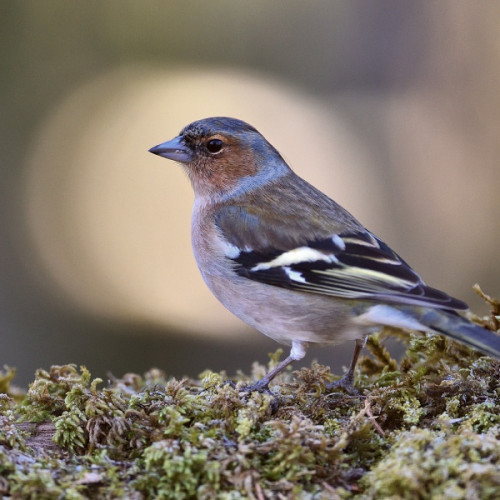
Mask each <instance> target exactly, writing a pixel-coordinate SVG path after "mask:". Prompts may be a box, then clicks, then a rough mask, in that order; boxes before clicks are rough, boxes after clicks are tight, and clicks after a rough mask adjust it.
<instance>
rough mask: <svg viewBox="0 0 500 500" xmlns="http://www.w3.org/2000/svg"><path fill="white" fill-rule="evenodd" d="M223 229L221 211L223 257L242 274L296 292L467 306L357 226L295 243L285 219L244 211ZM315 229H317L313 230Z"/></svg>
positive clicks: (296, 239)
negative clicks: (225, 252) (225, 247)
mask: <svg viewBox="0 0 500 500" xmlns="http://www.w3.org/2000/svg"><path fill="white" fill-rule="evenodd" d="M239 215H240V217H239V219H240V221H242V223H241V224H239V225H237V226H233V229H232V231H229V230H228V227H227V225H226V224H225V222H226V221H225V220H224V214H223V213H222V214H219V217H218V220H217V224H218V226H219V229H221V230H222V232H223V235H224V237H225V238H226V240H227V241H228V242H229V243H230V245H231V249H232V250H231V252H230V254H229V255H228V258H230V259H231V260H233V261H234V268H235V272H236V273H237V274H238V275H240V276H243V277H245V278H248V279H251V280H254V281H260V282H262V283H267V284H269V285H274V286H278V287H282V288H288V289H291V290H298V291H302V292H311V293H318V294H322V295H330V296H333V297H340V298H344V299H365V300H377V301H382V302H390V303H398V304H414V305H420V306H427V307H434V308H442V309H447V310H466V309H467V308H468V307H467V305H466V304H465V303H464V302H462V301H460V300H458V299H455V298H453V297H450V296H449V295H447V294H445V293H444V292H441V291H439V290H436V289H434V288H431V287H429V286H427V285H426V284H425V283H424V282H423V280H422V279H421V278H420V276H419V275H418V274H417V273H416V272H415V271H413V269H412V268H411V267H410V266H409V265H408V264H407V263H406V262H405V261H404V260H403V259H402V258H401V257H399V255H397V254H396V253H395V252H394V251H392V250H391V249H390V248H389V247H388V246H387V245H386V244H385V243H384V242H383V241H381V240H380V239H378V238H377V237H376V236H374V235H373V234H371V233H370V232H369V231H366V230H363V229H361V228H360V229H355V230H349V231H345V232H339V233H334V234H331V233H330V234H329V235H328V237H324V236H320V237H316V238H314V239H312V240H306V239H305V238H303V240H302V241H300V237H299V236H298V231H297V230H296V228H294V227H290V226H289V225H288V223H287V221H281V223H279V222H278V221H276V220H275V221H273V224H272V225H271V226H269V225H267V224H266V223H265V221H263V220H262V218H259V219H257V218H255V219H253V218H252V217H251V215H249V214H245V217H243V218H242V217H241V214H239ZM317 232H319V233H321V231H317Z"/></svg>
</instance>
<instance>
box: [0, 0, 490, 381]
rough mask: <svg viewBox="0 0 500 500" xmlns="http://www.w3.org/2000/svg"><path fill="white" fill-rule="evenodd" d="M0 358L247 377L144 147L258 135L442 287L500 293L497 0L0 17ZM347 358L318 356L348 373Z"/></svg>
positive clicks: (156, 163) (186, 188) (180, 204)
mask: <svg viewBox="0 0 500 500" xmlns="http://www.w3.org/2000/svg"><path fill="white" fill-rule="evenodd" d="M0 37H1V42H2V43H1V44H0V70H1V71H0V105H1V108H0V110H1V111H0V151H1V168H2V173H1V181H0V203H1V210H0V227H1V231H0V335H1V337H0V342H1V344H0V345H1V348H0V366H1V365H3V364H8V365H11V366H15V367H17V369H18V377H17V379H16V381H17V383H18V384H21V385H25V384H27V383H28V382H29V381H30V380H31V379H32V377H33V374H34V371H35V369H37V368H48V367H49V366H50V365H51V364H62V363H69V362H72V363H77V364H85V365H87V367H88V368H89V369H90V370H91V371H92V373H93V375H99V376H103V377H106V376H107V374H108V373H113V374H114V375H117V376H120V375H122V374H123V373H125V372H130V371H135V372H142V371H144V370H147V369H148V368H150V367H152V366H156V367H159V368H161V369H163V370H165V371H166V372H167V373H168V374H170V375H176V376H182V375H196V374H198V373H199V372H201V371H202V370H203V369H205V368H211V369H214V370H220V369H226V370H227V372H228V374H229V375H231V374H234V372H235V371H236V370H237V369H242V370H244V371H246V372H249V371H250V367H251V363H252V361H254V360H259V361H261V362H265V361H267V353H268V352H270V351H273V350H274V349H275V348H276V347H277V344H275V343H274V342H272V341H270V340H268V339H266V338H265V337H264V336H262V335H261V334H259V333H257V332H255V331H253V330H251V329H249V328H247V327H245V326H244V325H242V324H241V323H240V322H239V321H238V320H237V319H235V318H233V317H232V316H231V315H230V313H228V312H226V311H225V310H224V309H223V307H222V306H220V305H219V304H218V303H217V302H216V301H215V299H212V297H211V296H210V294H209V292H208V291H207V290H206V289H205V287H204V284H203V282H202V280H201V278H200V276H199V275H198V271H197V269H196V265H195V263H194V259H193V257H192V254H191V247H190V239H189V238H190V236H189V219H190V210H191V204H192V200H193V195H192V192H191V187H190V185H189V182H188V180H187V178H185V176H184V174H183V172H182V171H181V168H179V167H178V166H177V165H175V164H174V163H172V162H168V161H166V160H164V159H161V158H158V157H155V156H153V155H151V154H149V153H148V152H147V150H148V148H150V147H151V146H153V145H155V144H158V143H159V142H163V141H165V140H167V139H170V138H172V137H173V136H174V135H176V134H177V133H178V132H179V131H180V129H181V128H182V127H184V125H186V124H187V123H189V122H191V121H193V120H196V119H199V118H204V117H207V116H213V115H227V116H233V117H238V118H241V119H243V120H245V121H248V122H249V123H251V124H252V125H254V126H255V127H256V128H257V129H259V130H260V131H261V132H262V133H263V134H264V135H265V136H266V137H267V138H268V139H269V140H270V142H271V143H272V144H273V145H275V146H276V147H277V148H278V150H280V151H281V152H282V154H283V155H284V157H285V158H286V159H287V160H288V162H289V163H290V164H291V166H292V167H293V168H294V169H295V170H296V171H297V172H298V173H299V174H300V175H302V176H303V177H305V178H306V179H308V180H309V181H311V182H312V183H313V184H315V185H316V186H318V187H319V188H321V189H322V190H323V191H325V192H326V193H328V194H329V195H330V196H331V197H333V198H334V199H336V200H337V201H339V202H340V203H341V204H343V205H344V206H345V207H346V208H348V209H349V210H350V211H351V212H352V213H354V214H355V215H356V217H357V218H358V219H360V220H361V221H362V222H363V223H364V224H365V225H366V226H367V227H369V228H370V229H371V230H372V231H373V232H375V233H376V234H378V235H379V236H380V237H382V238H383V239H384V240H385V241H387V243H389V244H390V245H391V246H392V247H393V248H394V249H395V250H396V251H398V252H399V253H400V254H401V255H402V256H404V258H405V259H406V260H407V261H408V262H410V263H411V264H412V265H413V266H414V267H415V268H416V269H417V270H418V272H419V273H420V274H421V275H422V276H423V278H424V279H425V280H426V281H427V282H428V283H429V284H431V285H433V286H435V287H438V288H441V289H444V290H446V291H448V292H449V293H451V294H453V295H456V296H458V297H460V298H462V299H465V300H466V301H468V302H469V303H470V304H471V307H472V309H473V310H474V311H475V312H478V313H480V314H484V313H485V312H486V307H485V306H484V305H483V304H482V303H481V301H480V300H479V299H478V298H477V297H475V295H474V294H473V292H472V289H471V287H472V285H473V284H474V283H476V282H478V283H480V284H481V286H482V287H483V289H484V290H485V291H486V292H487V293H490V294H492V295H496V296H500V266H499V250H500V231H499V229H500V222H499V221H500V200H499V195H500V190H499V187H500V167H499V158H500V139H499V131H500V2H490V1H487V0H479V1H476V2H467V1H456V0H442V1H440V2H433V1H430V0H422V1H420V2H412V1H400V0H393V1H392V0H383V1H380V0H377V1H375V0H373V1H370V0H368V1H367V0H339V1H336V2H330V1H327V0H317V1H315V2H303V1H299V0H288V1H286V2H285V1H273V2H269V1H267V0H254V1H252V2H234V1H231V0H214V1H212V2H203V1H200V0H198V1H197V0H195V1H190V2H185V1H184V0H171V1H169V2H163V1H159V0H158V1H151V0H144V1H142V2H137V1H133V0H120V1H108V2H101V1H92V0H86V1H74V2H65V1H62V0H60V1H57V0H51V1H45V2H39V1H37V0H25V1H23V2H17V1H10V0H3V1H2V2H1V3H0ZM352 348H353V346H352V345H347V346H341V347H338V348H333V347H329V348H316V349H312V350H311V351H310V354H309V356H308V357H307V358H306V360H305V363H306V364H309V363H310V362H311V359H313V358H318V359H320V360H321V361H322V362H325V363H327V364H330V366H331V367H332V370H333V371H334V372H337V373H340V372H341V367H342V365H343V364H346V363H347V362H348V361H349V359H350V355H351V351H352Z"/></svg>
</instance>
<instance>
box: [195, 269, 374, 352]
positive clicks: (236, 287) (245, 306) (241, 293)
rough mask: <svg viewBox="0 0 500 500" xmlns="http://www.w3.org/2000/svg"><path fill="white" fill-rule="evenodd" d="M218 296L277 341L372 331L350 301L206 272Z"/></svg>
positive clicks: (338, 338)
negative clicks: (358, 318)
mask: <svg viewBox="0 0 500 500" xmlns="http://www.w3.org/2000/svg"><path fill="white" fill-rule="evenodd" d="M202 274H203V278H204V280H205V282H206V284H207V285H208V287H209V288H210V290H211V291H212V293H213V294H214V295H215V297H217V299H218V300H219V301H220V302H221V303H222V304H223V305H224V306H225V307H226V308H227V309H229V311H231V312H232V313H233V314H234V315H236V316H237V317H238V318H240V319H241V320H242V321H244V322H245V323H247V324H248V325H250V326H252V327H254V328H256V329H257V330H259V331H260V332H261V333H263V334H264V335H267V336H268V337H271V338H272V339H274V340H276V341H277V342H280V343H283V344H290V343H291V342H292V341H294V340H300V341H303V342H310V343H319V344H339V343H342V342H344V341H347V340H354V339H358V338H363V336H364V335H365V334H367V333H369V332H368V331H367V330H366V329H365V328H363V327H362V326H360V325H358V324H356V323H355V322H354V321H353V319H354V316H353V314H352V312H351V311H352V306H351V305H350V303H349V302H348V301H343V300H342V299H332V298H331V297H327V296H320V295H316V294H310V293H302V292H296V291H291V290H287V289H284V288H279V287H275V286H273V285H267V284H263V283H259V282H255V281H250V280H248V279H247V278H241V277H239V276H237V277H236V279H234V277H233V278H232V279H231V280H228V279H226V278H224V277H220V276H213V275H210V274H207V273H202Z"/></svg>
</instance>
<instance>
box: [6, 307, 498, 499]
mask: <svg viewBox="0 0 500 500" xmlns="http://www.w3.org/2000/svg"><path fill="white" fill-rule="evenodd" d="M490 305H491V307H492V313H491V316H490V317H488V318H485V319H482V320H480V319H479V318H475V319H476V321H479V322H482V324H484V325H485V326H487V327H489V328H491V329H492V330H497V329H498V327H499V323H498V320H499V319H500V304H499V303H498V302H496V301H494V300H490ZM389 334H390V335H397V336H398V338H399V339H400V340H401V342H403V343H404V344H405V345H406V347H407V348H406V352H405V354H404V356H403V358H402V359H401V360H400V361H398V362H397V361H395V360H394V359H392V358H391V356H390V354H389V353H388V352H387V350H386V349H385V348H384V347H383V340H384V338H385V337H386V336H387V335H389ZM366 354H367V355H366V356H365V357H363V358H362V359H361V361H360V363H359V365H358V369H357V374H356V375H357V378H356V387H357V388H358V390H359V395H354V396H353V395H348V394H345V393H343V392H342V391H340V390H339V391H335V392H329V391H326V390H325V384H326V383H327V382H330V381H332V380H333V378H334V376H333V375H332V374H331V372H330V370H329V368H328V367H325V366H322V365H319V364H316V363H314V362H313V363H312V364H311V367H310V368H303V369H301V370H299V371H295V372H293V371H289V372H287V373H285V374H284V375H281V376H280V377H278V379H277V380H276V382H275V383H274V384H273V385H272V386H271V389H272V392H273V395H270V394H260V393H257V392H254V393H250V394H249V393H247V392H245V391H244V390H242V387H243V386H244V385H245V384H248V383H250V382H253V381H255V380H257V379H258V378H259V377H260V376H262V375H263V373H264V372H265V371H266V370H267V369H268V367H264V366H261V365H258V364H255V365H254V367H253V370H252V373H251V374H249V375H244V374H243V373H240V374H238V376H237V377H236V380H235V381H236V385H235V386H233V385H231V384H227V383H224V382H225V380H226V379H227V376H226V375H225V374H224V373H213V372H210V371H206V372H204V373H202V374H201V375H200V376H199V378H198V379H196V380H192V379H182V380H179V379H175V378H171V377H168V376H167V375H166V374H164V373H162V372H161V371H159V370H156V369H152V370H150V371H149V372H148V373H145V374H143V375H136V374H127V375H125V376H124V377H123V378H120V379H113V380H110V381H107V382H103V381H102V380H99V379H93V378H92V376H91V374H90V373H89V372H88V371H87V370H86V369H85V368H84V367H80V368H78V367H76V366H74V365H66V366H53V367H52V368H51V369H50V370H48V371H45V370H39V371H38V372H37V373H36V376H35V380H34V381H33V383H32V384H31V385H30V387H29V389H28V391H27V392H26V393H22V391H16V390H15V388H13V387H12V384H11V380H12V377H13V375H14V371H13V370H11V369H9V368H5V369H4V370H3V372H2V373H1V374H0V496H2V498H14V499H17V498H19V499H24V498H27V499H30V498H31V499H59V498H61V499H62V498H64V499H83V498H96V499H100V498H102V499H108V498H129V499H137V500H138V499H146V498H165V499H170V498H171V499H188V498H201V499H203V498H206V499H212V498H220V499H238V498H249V499H258V500H260V499H266V498H298V499H302V498H315V499H316V498H318V499H322V498H325V499H327V498H328V499H335V498H351V497H356V498H364V499H372V498H373V499H375V498H377V499H378V498H380V499H399V498H403V499H434V498H435V499H441V498H447V499H480V500H484V499H498V498H500V362H499V361H496V360H493V359H491V358H488V357H486V356H482V355H480V354H479V353H478V352H476V351H473V350H471V349H468V348H467V347H464V346H462V345H460V344H457V343H455V342H452V341H448V340H447V339H445V338H443V337H441V336H439V335H421V334H411V333H403V332H399V331H388V330H385V331H383V332H381V333H380V334H379V335H378V336H372V337H371V338H370V339H369V341H368V344H367V353H366ZM279 355H280V352H279V351H278V352H277V353H274V354H273V355H271V357H270V362H269V366H274V364H275V363H276V362H277V359H278V357H279Z"/></svg>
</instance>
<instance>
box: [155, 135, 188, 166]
mask: <svg viewBox="0 0 500 500" xmlns="http://www.w3.org/2000/svg"><path fill="white" fill-rule="evenodd" d="M149 152H150V153H153V154H155V155H158V156H162V157H163V158H168V159H169V160H174V161H179V162H181V163H189V162H190V161H191V160H192V152H191V151H190V150H189V149H188V148H187V147H186V146H185V144H183V142H182V137H181V136H178V137H174V138H173V139H171V140H170V141H167V142H163V143H161V144H158V145H157V146H154V147H152V148H151V149H150V150H149Z"/></svg>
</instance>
